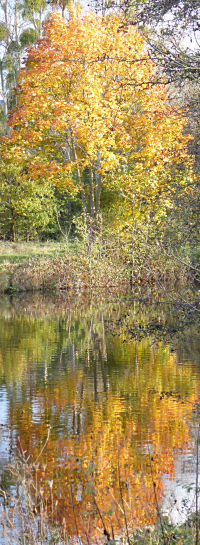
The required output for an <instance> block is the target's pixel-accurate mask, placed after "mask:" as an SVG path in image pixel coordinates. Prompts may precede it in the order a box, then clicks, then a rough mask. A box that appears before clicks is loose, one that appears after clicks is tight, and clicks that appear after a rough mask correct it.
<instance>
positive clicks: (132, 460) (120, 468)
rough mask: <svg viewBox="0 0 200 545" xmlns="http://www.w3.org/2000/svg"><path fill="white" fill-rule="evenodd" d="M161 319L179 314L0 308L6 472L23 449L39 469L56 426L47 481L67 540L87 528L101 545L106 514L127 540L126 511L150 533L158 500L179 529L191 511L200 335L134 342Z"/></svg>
mask: <svg viewBox="0 0 200 545" xmlns="http://www.w3.org/2000/svg"><path fill="white" fill-rule="evenodd" d="M155 320H156V323H158V324H160V323H172V320H173V316H171V315H170V312H169V309H167V311H166V309H165V308H164V307H162V308H159V309H157V308H155V307H152V306H148V305H143V306H141V305H140V304H139V303H135V302H133V301H131V300H130V301H128V302H121V303H119V302H116V303H112V304H110V303H105V302H104V303H99V302H98V304H97V302H96V303H95V302H94V303H90V304H89V303H84V304H81V302H79V301H78V300H77V301H69V300H65V299H64V298H63V299H59V300H52V299H51V300H50V299H47V298H46V299H44V298H42V297H39V296H38V295H37V296H34V297H32V296H30V297H29V298H22V297H21V299H17V298H16V299H13V301H12V302H11V301H10V300H9V299H8V298H4V300H2V301H1V311H0V432H1V444H0V453H1V465H2V466H3V465H4V463H5V462H7V461H8V460H9V459H10V457H11V456H12V451H13V447H15V446H16V445H17V446H18V447H19V448H20V449H23V450H25V451H26V453H27V455H29V454H30V455H31V457H32V458H31V459H32V460H36V459H37V457H38V455H39V453H40V451H41V448H42V446H43V445H44V443H45V440H46V437H47V435H48V430H49V428H50V435H49V440H48V442H47V445H46V447H45V449H44V452H43V453H42V454H41V457H40V466H39V468H38V483H39V486H42V487H43V488H44V489H45V487H48V486H49V482H52V481H53V484H52V486H53V493H54V499H55V502H57V503H56V510H55V512H56V515H55V516H56V518H57V520H58V521H60V522H61V521H62V520H63V517H65V520H66V524H67V529H68V532H69V533H73V534H74V533H76V531H75V528H76V530H77V529H78V533H79V534H80V535H82V533H83V527H84V524H86V523H84V524H83V521H87V529H88V532H89V534H90V535H92V537H93V538H95V537H96V536H97V535H99V533H100V534H101V533H102V527H101V523H100V521H99V511H100V512H101V514H102V516H103V518H104V520H105V521H107V524H108V525H109V528H111V526H112V525H113V528H115V531H119V530H120V528H122V527H123V526H124V513H123V510H124V507H125V511H126V514H127V520H128V523H129V524H130V525H132V526H138V525H143V524H150V523H152V522H154V521H155V520H156V516H157V514H156V500H158V502H159V504H160V505H161V507H162V506H163V509H164V511H165V512H168V513H169V511H170V510H172V511H173V516H174V518H175V520H180V512H183V511H184V510H183V506H184V502H183V500H184V498H185V491H184V487H183V485H184V484H188V483H189V482H191V481H194V475H193V473H194V467H193V460H194V447H195V439H194V432H195V429H194V428H195V425H196V422H195V423H194V422H193V421H192V418H193V412H194V407H195V406H196V405H197V403H198V401H199V385H200V367H199V334H198V331H197V329H196V328H194V327H193V328H191V329H190V330H186V331H185V332H184V335H183V338H182V339H179V338H178V335H175V336H174V337H172V338H171V339H170V344H169V343H168V344H166V343H164V342H163V341H161V340H160V338H159V337H156V338H155V336H154V337H148V336H147V337H144V338H143V339H142V340H138V339H137V338H136V339H135V338H134V339H132V340H131V339H130V334H129V332H130V330H131V328H132V327H133V325H137V324H138V331H139V330H140V329H142V328H144V327H145V324H146V323H147V322H149V321H150V322H151V323H152V321H154V322H155ZM138 338H139V339H140V338H141V335H140V334H139V333H138ZM191 430H192V432H193V434H192V433H191ZM186 466H187V469H184V468H186ZM184 472H185V473H184ZM184 479H185V480H184ZM177 480H179V481H180V485H181V486H179V488H178V485H177ZM94 490H95V493H96V496H95V500H94ZM191 494H193V492H192V493H191ZM122 498H123V499H122ZM192 498H193V496H191V495H189V496H187V501H188V502H189V507H190V508H191V502H192ZM123 502H124V505H123ZM177 506H178V510H179V515H177V519H176V514H177V513H178V510H177ZM175 510H176V514H174V513H175ZM184 513H185V511H184Z"/></svg>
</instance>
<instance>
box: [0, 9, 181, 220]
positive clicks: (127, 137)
mask: <svg viewBox="0 0 200 545" xmlns="http://www.w3.org/2000/svg"><path fill="white" fill-rule="evenodd" d="M153 77H154V65H153V63H152V61H151V60H150V58H149V55H147V54H146V51H145V47H144V45H143V40H142V37H141V35H140V34H139V32H137V30H136V29H135V28H133V27H131V26H130V27H128V28H127V32H126V33H125V32H124V31H123V28H122V25H121V19H120V17H119V16H117V15H110V16H109V17H106V18H103V17H102V18H100V17H96V15H95V14H94V13H91V12H90V13H87V14H86V15H84V16H82V15H81V13H80V10H78V9H76V8H73V7H70V9H69V19H68V22H67V24H66V23H65V22H64V20H63V19H62V17H61V16H60V15H59V14H57V13H53V14H52V15H51V17H50V18H48V19H47V21H46V23H45V26H44V35H43V38H41V39H40V40H38V42H37V45H36V46H29V47H28V48H27V59H26V66H25V67H24V68H23V69H22V71H21V74H20V77H19V84H20V87H19V89H18V108H17V109H16V110H15V111H14V112H13V113H12V115H11V117H10V120H9V125H10V127H11V129H12V130H11V135H10V136H9V137H8V138H6V139H4V140H3V141H2V155H3V158H4V160H5V161H7V160H8V157H9V161H12V160H13V161H15V162H17V163H18V165H19V166H20V165H21V167H22V168H24V166H26V168H27V172H28V175H29V176H30V174H31V176H32V178H33V179H36V177H37V176H40V174H39V165H40V164H42V165H43V167H42V170H41V174H42V177H46V179H50V180H51V183H52V184H58V185H63V186H65V188H69V189H70V191H72V192H74V193H76V192H77V189H81V190H82V188H83V185H84V183H85V182H84V183H83V175H84V173H85V172H86V170H87V169H91V168H92V171H93V177H94V181H95V183H94V187H97V186H98V181H99V175H100V174H101V180H102V181H101V184H102V183H103V182H104V183H107V184H110V185H112V186H113V180H114V183H115V186H116V187H117V188H118V187H119V188H120V189H122V190H123V191H124V192H125V193H126V194H127V195H128V194H129V192H130V191H131V192H132V190H133V184H134V192H135V195H136V200H137V198H139V199H141V197H143V195H146V194H148V196H149V197H150V198H151V197H152V196H155V194H156V193H157V192H158V191H160V190H161V188H162V186H163V183H164V182H165V180H166V179H167V177H168V172H169V169H170V168H171V165H172V164H173V163H174V160H175V159H176V160H177V161H178V162H179V163H180V162H182V161H185V162H187V161H188V158H187V153H186V151H185V149H186V145H187V141H188V136H184V137H183V136H182V129H183V127H184V124H185V120H184V118H183V117H182V118H181V117H180V116H177V114H176V113H175V112H174V111H173V110H172V109H171V107H170V105H169V104H167V95H166V92H165V90H164V89H163V86H162V85H159V84H158V85H156V84H155V85H153V86H151V85H150V81H151V80H152V79H153ZM133 180H134V182H133ZM95 184H96V185H95ZM90 191H92V189H91V187H90V188H89V189H87V191H86V194H88V195H89V192H90ZM98 191H99V195H100V191H101V188H100V186H99V189H98ZM88 200H91V196H90V199H88ZM96 200H97V199H96V198H95V196H94V198H93V202H95V201H96ZM96 212H97V210H96Z"/></svg>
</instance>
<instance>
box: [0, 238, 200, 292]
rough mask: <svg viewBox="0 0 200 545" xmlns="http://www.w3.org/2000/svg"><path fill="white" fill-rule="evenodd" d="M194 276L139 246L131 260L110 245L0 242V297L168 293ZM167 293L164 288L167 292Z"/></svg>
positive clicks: (128, 251)
mask: <svg viewBox="0 0 200 545" xmlns="http://www.w3.org/2000/svg"><path fill="white" fill-rule="evenodd" d="M195 275H196V271H195V270H192V269H190V260H189V259H188V260H187V262H186V263H184V262H182V261H180V260H179V259H176V258H175V259H174V258H171V256H168V255H164V254H163V253H162V252H161V251H160V249H159V248H158V247H157V246H155V247H151V246H149V247H147V246H146V245H144V244H138V245H137V246H136V247H135V252H134V255H133V252H132V249H131V247H130V246H128V245H125V244H124V245H123V244H122V243H120V242H118V243H116V241H114V240H111V241H106V242H105V241H104V244H100V243H99V241H97V243H96V242H95V243H93V244H92V245H91V247H90V248H89V249H88V245H87V243H86V242H84V241H82V242H81V241H80V240H79V239H70V240H69V242H67V243H66V241H65V240H63V241H61V242H45V243H39V242H38V243H36V242H32V243H9V242H6V243H4V242H0V292H1V293H11V294H12V293H20V292H28V291H29V292H30V291H31V292H34V291H43V292H49V291H59V290H68V291H70V292H73V293H75V294H76V293H78V294H80V293H81V294H84V293H90V292H91V291H92V292H95V291H99V292H101V290H104V291H105V290H111V291H112V290H114V291H115V292H116V290H117V291H118V292H119V293H120V292H121V291H124V290H127V289H130V288H132V289H133V290H134V289H136V291H137V293H141V291H142V290H143V291H144V289H145V290H148V288H149V287H150V288H151V290H152V288H153V289H154V288H156V289H158V288H159V283H160V282H162V285H164V286H166V287H168V286H170V289H172V290H173V289H174V286H175V285H176V283H177V282H178V283H179V285H182V286H186V285H189V284H192V283H193V281H194V279H195ZM167 289H168V288H167Z"/></svg>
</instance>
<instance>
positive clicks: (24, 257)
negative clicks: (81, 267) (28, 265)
mask: <svg viewBox="0 0 200 545" xmlns="http://www.w3.org/2000/svg"><path fill="white" fill-rule="evenodd" d="M69 251H70V253H71V252H73V253H76V252H77V241H76V240H74V239H70V240H69ZM66 253H67V244H66V241H65V240H61V241H59V242H58V241H55V242H54V241H50V242H48V241H47V242H2V241H0V264H3V263H18V262H19V263H21V262H23V261H28V260H29V259H30V258H37V257H44V256H46V257H58V256H64V255H65V254H66Z"/></svg>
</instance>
